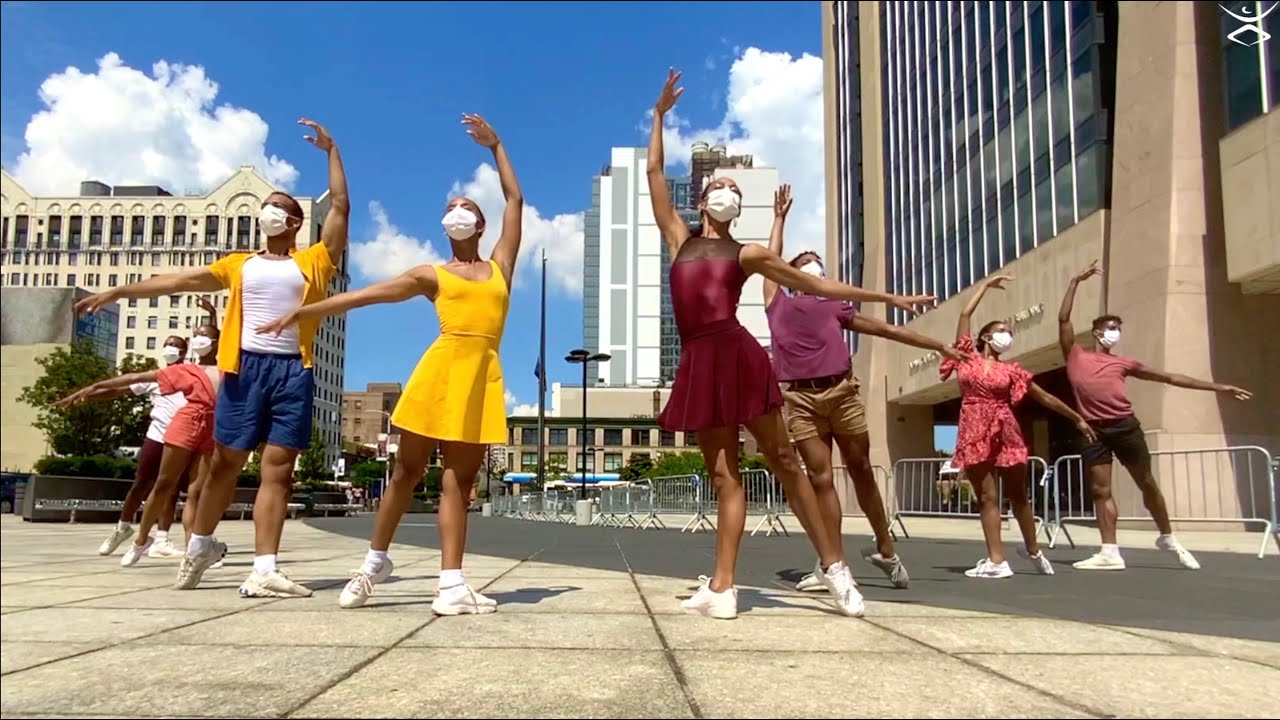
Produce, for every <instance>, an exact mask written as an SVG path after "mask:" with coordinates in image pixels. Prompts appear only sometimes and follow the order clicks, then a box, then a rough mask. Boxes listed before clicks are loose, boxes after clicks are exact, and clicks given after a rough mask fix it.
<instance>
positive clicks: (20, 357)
mask: <svg viewBox="0 0 1280 720" xmlns="http://www.w3.org/2000/svg"><path fill="white" fill-rule="evenodd" d="M88 295H89V293H88V292H87V291H85V290H78V289H76V288H43V287H42V288H9V287H6V288H0V346H3V348H4V350H3V352H0V386H2V389H0V456H2V457H0V469H4V470H6V471H11V472H30V471H31V470H32V469H33V468H34V466H35V463H36V461H38V460H39V459H40V458H42V457H44V456H45V455H47V454H49V446H48V442H47V440H46V438H45V436H44V432H43V431H41V430H38V429H36V428H35V427H34V423H35V422H36V419H37V417H38V416H39V413H38V412H37V411H36V409H35V408H33V407H31V406H30V405H28V404H26V403H24V402H21V401H20V400H18V398H19V397H20V396H21V395H22V391H23V389H24V388H27V387H29V386H31V385H33V384H35V382H36V381H37V380H39V379H40V377H41V376H42V375H43V374H44V368H42V367H41V366H40V363H39V362H38V361H39V359H40V358H42V357H44V356H46V355H48V354H49V353H52V352H53V351H55V350H56V349H58V348H60V347H66V346H67V345H70V344H71V343H73V342H78V341H84V340H87V341H89V342H91V343H93V347H94V349H95V350H96V351H97V353H98V355H99V356H101V357H102V358H103V359H104V360H106V361H107V362H109V363H111V364H112V365H115V364H116V333H117V329H118V325H119V319H120V318H119V312H118V310H117V309H116V308H114V307H110V308H103V310H102V311H101V312H98V313H95V314H94V315H93V316H92V317H91V318H77V317H76V315H75V304H76V301H78V300H79V299H80V298H83V297H87V296H88Z"/></svg>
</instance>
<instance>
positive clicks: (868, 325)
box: [845, 313, 964, 360]
mask: <svg viewBox="0 0 1280 720" xmlns="http://www.w3.org/2000/svg"><path fill="white" fill-rule="evenodd" d="M845 329H847V330H852V331H853V332H856V333H858V334H860V335H874V336H876V337H882V338H885V339H886V340H892V341H894V342H900V343H902V344H903V345H910V346H912V347H918V348H922V349H925V350H932V351H934V352H936V353H941V354H942V355H943V356H945V357H949V358H951V359H952V360H961V359H963V357H964V356H962V355H961V354H960V353H959V352H958V351H957V350H956V349H955V348H954V347H951V346H950V345H947V344H945V343H943V342H942V341H941V340H935V339H934V338H931V337H929V336H928V335H921V334H920V333H918V332H916V331H914V330H911V329H909V328H905V327H902V326H899V325H890V324H889V323H887V322H885V321H883V320H877V319H875V318H870V317H867V316H866V315H863V314H861V313H857V314H855V315H854V316H853V317H851V318H849V322H847V323H845Z"/></svg>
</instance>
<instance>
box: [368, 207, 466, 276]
mask: <svg viewBox="0 0 1280 720" xmlns="http://www.w3.org/2000/svg"><path fill="white" fill-rule="evenodd" d="M369 216H370V217H372V218H373V226H374V230H375V232H374V236H373V239H372V240H369V241H367V242H358V243H352V244H351V262H353V263H355V266H356V269H357V270H359V271H360V274H361V275H364V276H365V277H366V278H369V279H370V280H386V279H387V278H392V277H395V276H397V275H399V274H400V273H403V272H404V271H406V270H408V269H409V268H412V267H415V266H417V265H427V264H431V263H438V262H442V261H443V259H444V258H442V257H441V256H440V253H438V252H436V249H435V248H434V247H432V245H431V243H429V242H424V241H422V240H419V239H418V238H416V237H412V236H410V235H405V234H404V233H403V232H400V228H397V227H396V226H395V225H392V224H391V220H390V218H388V217H387V211H386V210H385V209H384V208H383V207H382V204H381V203H379V202H377V201H376V200H375V201H373V202H370V203H369Z"/></svg>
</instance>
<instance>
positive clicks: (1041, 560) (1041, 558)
mask: <svg viewBox="0 0 1280 720" xmlns="http://www.w3.org/2000/svg"><path fill="white" fill-rule="evenodd" d="M1018 554H1019V555H1021V556H1022V557H1024V558H1026V559H1028V560H1030V561H1031V564H1032V565H1035V566H1036V570H1038V571H1039V572H1040V574H1041V575H1052V574H1053V563H1051V562H1049V558H1047V557H1045V554H1044V550H1041V551H1040V552H1037V553H1036V554H1035V555H1032V554H1031V553H1029V552H1027V549H1026V548H1018Z"/></svg>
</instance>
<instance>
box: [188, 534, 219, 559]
mask: <svg viewBox="0 0 1280 720" xmlns="http://www.w3.org/2000/svg"><path fill="white" fill-rule="evenodd" d="M212 549H213V536H212V535H196V534H195V533H192V534H191V540H189V541H187V554H188V555H192V556H194V555H204V554H206V553H208V552H209V551H210V550H212Z"/></svg>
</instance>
